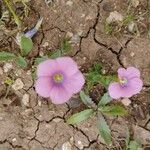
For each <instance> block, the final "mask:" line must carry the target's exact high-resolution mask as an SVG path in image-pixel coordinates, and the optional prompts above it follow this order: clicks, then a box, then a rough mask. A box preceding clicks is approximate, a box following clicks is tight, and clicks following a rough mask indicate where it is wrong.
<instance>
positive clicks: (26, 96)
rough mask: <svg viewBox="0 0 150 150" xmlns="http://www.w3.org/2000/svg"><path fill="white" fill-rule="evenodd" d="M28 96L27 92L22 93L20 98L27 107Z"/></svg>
mask: <svg viewBox="0 0 150 150" xmlns="http://www.w3.org/2000/svg"><path fill="white" fill-rule="evenodd" d="M29 98H30V96H29V94H24V95H23V98H22V102H23V104H24V105H25V106H27V107H29Z"/></svg>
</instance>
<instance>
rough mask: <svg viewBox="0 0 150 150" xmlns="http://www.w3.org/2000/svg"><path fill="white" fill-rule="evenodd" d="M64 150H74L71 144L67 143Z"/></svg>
mask: <svg viewBox="0 0 150 150" xmlns="http://www.w3.org/2000/svg"><path fill="white" fill-rule="evenodd" d="M62 150H72V146H71V144H70V143H69V142H68V141H67V142H65V143H64V144H63V145H62Z"/></svg>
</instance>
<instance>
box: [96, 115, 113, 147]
mask: <svg viewBox="0 0 150 150" xmlns="http://www.w3.org/2000/svg"><path fill="white" fill-rule="evenodd" d="M97 128H98V130H99V134H100V135H101V137H102V138H103V139H104V141H105V142H106V144H107V145H111V144H112V137H111V130H110V128H109V126H108V124H107V122H106V120H105V119H104V117H103V116H102V115H98V119H97Z"/></svg>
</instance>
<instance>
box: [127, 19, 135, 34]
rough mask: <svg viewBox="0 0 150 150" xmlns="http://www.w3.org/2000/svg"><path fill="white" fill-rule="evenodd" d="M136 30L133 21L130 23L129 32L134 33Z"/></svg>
mask: <svg viewBox="0 0 150 150" xmlns="http://www.w3.org/2000/svg"><path fill="white" fill-rule="evenodd" d="M134 28H135V23H134V22H133V21H132V22H131V23H129V25H128V30H129V32H131V33H133V31H134Z"/></svg>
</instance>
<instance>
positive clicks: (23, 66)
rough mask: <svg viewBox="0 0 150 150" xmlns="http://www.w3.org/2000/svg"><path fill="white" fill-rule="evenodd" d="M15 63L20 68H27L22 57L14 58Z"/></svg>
mask: <svg viewBox="0 0 150 150" xmlns="http://www.w3.org/2000/svg"><path fill="white" fill-rule="evenodd" d="M16 63H17V64H18V65H19V66H20V67H22V68H26V67H27V62H26V60H25V58H23V57H22V56H18V57H17V58H16Z"/></svg>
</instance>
